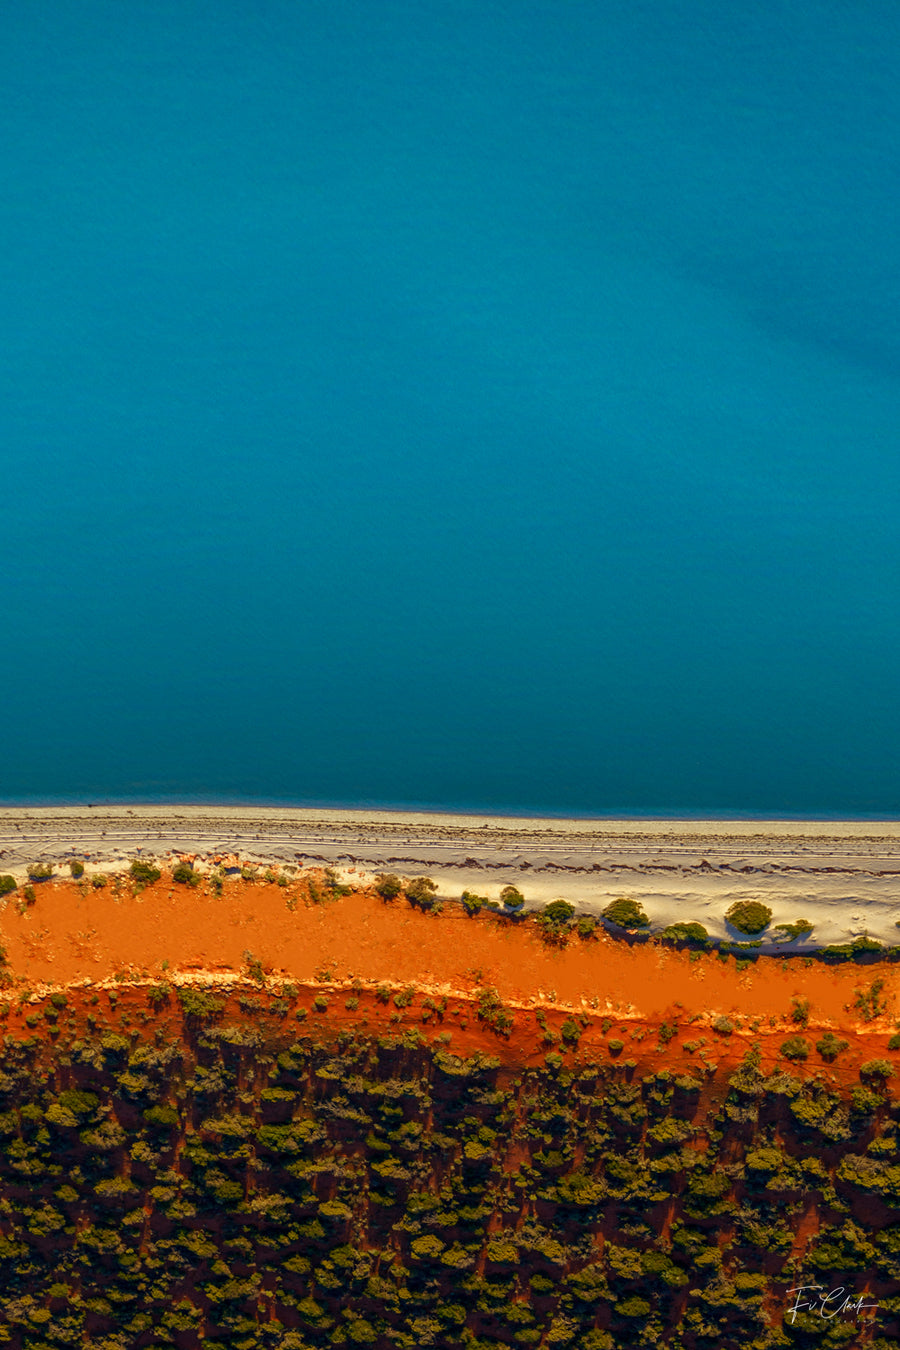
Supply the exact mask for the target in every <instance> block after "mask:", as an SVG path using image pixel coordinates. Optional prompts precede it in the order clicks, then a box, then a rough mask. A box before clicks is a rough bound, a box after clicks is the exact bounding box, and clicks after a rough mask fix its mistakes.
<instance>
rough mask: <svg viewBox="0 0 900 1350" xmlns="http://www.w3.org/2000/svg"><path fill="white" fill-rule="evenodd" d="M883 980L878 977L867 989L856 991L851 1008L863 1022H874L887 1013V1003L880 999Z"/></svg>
mask: <svg viewBox="0 0 900 1350" xmlns="http://www.w3.org/2000/svg"><path fill="white" fill-rule="evenodd" d="M883 989H884V979H883V978H882V977H881V976H879V977H878V979H876V980H873V981H872V983H871V984H870V985H869V987H868V988H867V989H857V990H856V997H855V998H854V1000H853V1006H854V1008H855V1009H856V1011H857V1012H858V1013H859V1015H860V1017H861V1018H862V1020H863V1021H864V1022H874V1021H875V1019H876V1017H880V1016H881V1015H882V1013H885V1012H887V1001H886V1000H885V999H884V998H883V997H882V990H883Z"/></svg>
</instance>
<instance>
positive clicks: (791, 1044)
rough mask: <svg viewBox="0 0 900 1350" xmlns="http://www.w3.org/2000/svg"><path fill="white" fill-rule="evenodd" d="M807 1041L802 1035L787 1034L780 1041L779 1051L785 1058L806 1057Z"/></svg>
mask: <svg viewBox="0 0 900 1350" xmlns="http://www.w3.org/2000/svg"><path fill="white" fill-rule="evenodd" d="M809 1049H810V1046H809V1041H808V1040H806V1038H805V1037H803V1036H789V1037H788V1038H787V1040H786V1041H784V1042H783V1043H782V1046H781V1053H782V1054H783V1055H784V1057H785V1059H793V1060H798V1059H806V1058H807V1056H808V1055H809Z"/></svg>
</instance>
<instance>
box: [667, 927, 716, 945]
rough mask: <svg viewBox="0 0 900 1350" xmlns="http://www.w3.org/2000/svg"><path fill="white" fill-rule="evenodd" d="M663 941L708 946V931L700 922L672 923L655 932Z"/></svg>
mask: <svg viewBox="0 0 900 1350" xmlns="http://www.w3.org/2000/svg"><path fill="white" fill-rule="evenodd" d="M657 936H658V937H660V938H662V939H663V941H665V942H678V943H684V944H685V945H686V946H689V947H708V946H709V945H710V943H709V933H708V932H707V931H706V929H705V928H704V927H703V924H702V923H672V924H669V926H668V928H664V929H663V930H662V932H661V933H658V934H657Z"/></svg>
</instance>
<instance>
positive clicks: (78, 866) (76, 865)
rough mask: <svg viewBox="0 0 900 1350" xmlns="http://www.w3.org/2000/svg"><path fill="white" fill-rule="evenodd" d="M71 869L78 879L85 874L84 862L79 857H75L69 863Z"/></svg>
mask: <svg viewBox="0 0 900 1350" xmlns="http://www.w3.org/2000/svg"><path fill="white" fill-rule="evenodd" d="M69 871H70V872H71V873H72V876H73V877H74V878H75V880H76V881H77V880H78V878H79V877H83V876H84V863H83V862H82V861H81V860H80V859H79V858H73V859H72V861H71V862H70V863H69Z"/></svg>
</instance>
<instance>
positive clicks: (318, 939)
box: [0, 880, 900, 1085]
mask: <svg viewBox="0 0 900 1350" xmlns="http://www.w3.org/2000/svg"><path fill="white" fill-rule="evenodd" d="M290 905H293V908H291V907H289V906H290ZM0 943H2V945H3V946H4V947H5V948H6V949H7V954H8V965H7V969H8V971H9V972H10V973H11V975H12V977H13V980H14V983H13V985H12V986H11V988H10V990H9V994H11V995H13V1000H12V1001H15V998H14V996H15V994H17V993H18V994H20V995H24V996H26V997H27V996H28V994H29V993H30V992H31V991H35V990H37V989H38V988H39V987H40V986H48V985H52V986H53V987H64V986H69V985H71V984H72V983H74V982H77V981H83V980H85V979H89V980H91V981H92V982H94V983H95V984H96V983H99V982H101V981H105V980H112V978H113V977H114V976H115V977H117V979H118V980H120V981H121V980H126V981H129V982H130V981H132V980H135V979H140V978H141V977H144V978H148V977H150V978H153V979H160V978H163V973H164V972H167V974H168V975H173V974H174V975H176V976H177V974H178V973H179V972H200V971H207V972H218V973H221V974H224V973H225V972H234V973H235V974H239V973H240V972H242V971H246V967H245V962H244V954H245V953H246V952H248V951H249V952H251V953H252V954H253V956H254V957H255V958H257V959H258V960H259V961H261V962H262V965H263V967H264V969H265V970H266V971H267V972H269V973H270V975H271V977H272V978H273V979H274V981H275V982H276V983H277V982H279V981H284V980H290V981H293V982H296V983H299V984H301V985H303V984H304V983H305V982H308V986H309V987H306V988H302V989H301V992H300V997H301V1001H302V1003H303V1004H304V1006H306V1007H308V1008H309V1009H310V1012H309V1020H308V1023H307V1025H308V1026H309V1028H310V1030H312V1029H313V1027H314V1026H315V1025H316V1023H317V1022H325V1021H327V1023H328V1025H329V1026H331V1027H337V1026H344V1025H346V1026H348V1027H350V1026H353V1027H357V1028H360V1027H361V1028H363V1029H367V1030H368V1031H371V1032H378V1034H385V1033H386V1032H388V1031H391V1032H401V1033H402V1032H403V1031H405V1030H407V1029H408V1028H409V1027H410V1026H413V1025H415V1026H417V1027H418V1028H419V1030H420V1032H421V1033H422V1034H423V1035H426V1036H428V1037H429V1038H431V1037H432V1036H433V1035H435V1034H437V1033H439V1032H450V1033H451V1035H452V1042H451V1044H450V1046H449V1049H450V1050H452V1051H453V1052H454V1053H456V1054H471V1053H473V1051H474V1050H476V1049H481V1050H483V1051H485V1052H486V1053H489V1054H494V1055H500V1056H501V1057H502V1058H503V1059H504V1060H505V1061H507V1062H508V1063H510V1064H511V1065H512V1064H513V1063H515V1064H521V1063H524V1062H532V1063H537V1062H542V1061H543V1057H544V1055H545V1054H546V1053H547V1052H548V1049H550V1050H553V1051H555V1052H559V1051H562V1050H564V1047H563V1046H562V1045H561V1044H559V1043H557V1044H555V1045H552V1046H550V1045H548V1044H545V1043H544V1041H543V1031H542V1028H541V1027H540V1026H539V1025H538V1022H537V1019H536V1017H535V1012H534V1009H535V1008H542V1009H543V1010H544V1012H545V1013H546V1016H547V1025H548V1026H549V1028H550V1029H551V1030H553V1031H555V1032H556V1034H557V1036H558V1034H559V1030H560V1025H561V1023H562V1022H563V1021H564V1020H565V1018H566V1017H568V1016H570V1015H571V1013H572V1012H575V1013H576V1014H580V1015H582V1016H583V1018H585V1019H586V1020H587V1026H585V1027H580V1028H579V1029H580V1030H581V1033H582V1035H581V1042H580V1046H579V1049H578V1052H577V1053H578V1055H579V1056H580V1057H583V1058H588V1057H601V1058H603V1059H609V1058H610V1050H609V1046H608V1042H609V1040H611V1039H615V1038H617V1039H619V1040H622V1041H624V1042H625V1045H624V1049H623V1050H622V1051H621V1052H620V1053H621V1057H622V1058H623V1059H633V1060H637V1062H638V1070H637V1071H638V1072H641V1073H643V1072H651V1071H653V1070H654V1069H656V1070H658V1069H660V1068H663V1067H669V1068H671V1069H673V1070H677V1071H678V1072H682V1073H683V1072H687V1071H688V1070H689V1069H691V1068H692V1067H693V1068H694V1070H695V1072H697V1073H703V1071H704V1069H703V1064H702V1062H701V1060H702V1057H703V1056H704V1055H706V1056H707V1057H708V1058H709V1059H710V1060H711V1061H713V1062H715V1063H716V1064H718V1065H719V1066H720V1073H719V1074H717V1075H716V1077H717V1078H718V1079H719V1080H721V1078H722V1076H723V1074H724V1072H726V1071H727V1069H728V1067H729V1066H730V1065H733V1064H734V1063H736V1062H738V1061H739V1060H740V1059H741V1058H742V1057H743V1055H744V1054H745V1053H746V1050H747V1049H748V1046H749V1045H750V1044H751V1043H752V1042H754V1041H758V1042H760V1044H761V1048H762V1054H763V1067H764V1068H766V1069H770V1068H771V1067H773V1066H774V1064H775V1062H776V1060H778V1058H779V1051H780V1047H781V1045H782V1043H783V1041H784V1040H785V1038H786V1036H788V1035H791V1034H797V1033H801V1034H803V1033H804V1028H803V1027H799V1026H797V1025H795V1024H794V1023H793V1022H792V1021H791V1020H790V1011H791V1004H792V997H793V996H795V995H796V996H798V997H802V998H805V999H808V1000H809V1004H810V1012H809V1027H808V1028H806V1029H805V1034H806V1036H807V1039H808V1040H810V1041H811V1042H813V1043H814V1042H815V1041H816V1040H817V1039H818V1037H819V1036H820V1035H821V1034H822V1030H823V1029H824V1028H825V1027H826V1026H827V1027H832V1028H833V1029H834V1030H835V1031H836V1032H837V1033H838V1034H839V1035H841V1036H842V1037H844V1038H845V1039H846V1040H848V1041H849V1042H850V1048H849V1049H848V1051H847V1052H846V1053H844V1054H842V1055H841V1056H840V1057H839V1059H838V1060H837V1061H836V1062H835V1064H833V1065H829V1064H826V1063H825V1062H824V1061H823V1060H822V1059H821V1058H820V1056H819V1055H818V1054H817V1052H816V1051H815V1050H813V1051H812V1053H811V1055H810V1057H809V1059H808V1061H807V1063H806V1066H805V1068H804V1069H803V1070H802V1072H803V1073H804V1074H808V1073H810V1072H815V1071H819V1072H823V1073H824V1074H825V1075H826V1076H828V1077H829V1078H831V1077H834V1078H835V1079H836V1080H837V1081H839V1082H842V1083H845V1084H848V1085H849V1084H855V1083H858V1081H859V1079H858V1069H859V1065H860V1063H861V1062H862V1061H864V1060H867V1059H871V1058H874V1057H884V1056H885V1055H886V1054H887V1053H888V1052H886V1043H887V1039H888V1036H889V1035H890V1033H891V1031H892V1030H893V1025H894V1024H893V1021H892V1020H887V1017H884V1016H883V1017H881V1018H880V1019H878V1020H876V1021H874V1022H871V1023H868V1024H867V1023H864V1022H861V1021H860V1020H859V1014H858V1013H857V1012H856V1011H855V1010H854V1007H853V1005H854V996H855V990H857V989H860V988H863V989H865V988H867V987H868V986H869V985H870V984H871V982H872V980H873V979H875V978H880V979H883V981H884V988H883V991H882V994H883V997H886V998H887V1007H888V1015H889V1016H891V1017H893V1016H895V1015H896V1012H895V1005H896V992H897V988H898V983H900V969H898V967H897V966H893V965H872V966H862V967H861V966H857V965H852V964H851V965H843V966H837V967H828V966H824V965H821V964H819V963H818V962H816V963H811V964H809V965H807V964H806V963H805V962H804V960H803V959H802V958H801V959H798V958H794V959H787V960H782V959H779V958H774V957H760V958H759V960H758V961H757V962H756V963H754V964H752V965H750V966H749V967H748V968H746V969H744V970H741V971H739V970H738V969H737V966H736V962H735V960H734V958H729V959H728V960H727V961H721V960H719V959H718V957H716V956H715V955H708V954H703V955H701V956H699V957H695V958H694V959H691V956H690V955H689V954H688V953H687V952H678V951H675V950H673V949H671V948H668V947H664V946H662V945H656V944H654V943H652V942H651V943H649V944H647V945H642V946H634V947H629V946H628V945H627V944H625V943H624V942H617V941H615V940H613V939H611V938H610V937H608V936H606V935H605V934H601V935H600V936H599V937H598V938H597V939H596V940H592V941H581V940H579V939H578V938H572V939H571V940H570V942H569V944H568V946H567V947H565V948H563V949H556V948H549V947H547V946H545V945H544V944H543V943H542V941H541V940H540V938H539V936H538V933H537V930H536V929H535V928H534V926H533V925H531V924H528V923H524V924H513V923H510V922H509V921H508V920H505V919H501V918H499V917H496V916H491V915H486V916H480V917H479V918H477V919H474V920H472V919H469V918H467V917H466V916H465V914H464V913H463V911H462V910H461V909H458V908H455V907H453V908H450V907H448V908H447V909H446V910H444V911H443V912H442V913H440V914H439V915H429V914H423V913H421V912H419V911H417V910H413V909H411V908H410V907H409V906H408V905H407V904H406V902H405V901H403V900H399V901H397V902H395V903H394V904H393V905H387V904H384V903H383V902H382V901H381V900H379V899H378V898H376V897H375V896H373V895H372V894H371V893H367V892H363V891H358V892H354V893H353V894H351V895H348V896H346V897H342V898H340V899H336V900H332V901H328V902H327V903H322V904H317V905H313V904H311V903H309V901H308V900H307V899H306V898H305V893H304V887H303V885H302V883H295V884H294V885H293V886H292V887H291V889H289V890H285V889H284V888H282V887H279V886H276V885H272V884H265V883H256V882H243V881H240V880H233V881H229V882H226V883H225V887H224V891H223V893H222V895H221V896H216V895H214V894H213V893H211V892H207V890H206V888H205V887H204V888H198V889H197V890H191V889H190V888H188V887H185V886H176V885H173V884H172V883H171V882H169V881H167V880H163V881H160V882H158V883H157V884H155V885H153V886H149V887H147V888H146V889H145V890H144V891H143V892H141V893H139V894H133V893H132V892H131V889H130V887H129V886H128V885H122V886H121V887H120V889H119V891H118V893H116V892H115V891H114V888H113V887H112V886H109V887H107V888H106V889H105V890H100V891H97V890H93V889H88V888H86V887H84V886H82V887H81V888H79V886H78V885H77V884H76V883H74V882H48V883H44V884H42V885H40V886H38V887H37V888H36V902H35V904H34V905H33V906H32V907H30V908H27V909H25V910H24V912H19V911H18V909H17V908H16V907H15V906H14V905H13V904H7V907H6V908H5V910H4V911H3V912H2V915H0ZM317 975H318V977H319V978H318V981H317V980H316V976H317ZM354 978H355V979H357V980H358V981H362V982H364V984H365V985H366V986H367V987H366V988H364V989H363V990H362V991H359V992H358V998H359V1004H358V1007H357V1008H356V1009H347V1008H346V1007H345V1002H346V999H347V998H348V997H351V998H352V992H351V990H350V989H349V988H347V987H340V988H339V987H338V986H348V985H349V984H350V982H351V980H353V979H354ZM381 981H385V982H389V983H393V984H396V985H415V986H416V987H417V988H418V990H419V991H420V993H421V994H422V996H424V995H425V994H427V993H431V994H432V995H438V996H439V995H441V994H446V995H447V996H448V999H449V1001H448V1006H447V1009H446V1011H445V1012H444V1014H443V1021H442V1022H441V1023H438V1021H437V1019H436V1018H430V1019H429V1020H428V1021H427V1022H426V1023H424V1024H423V1022H422V1020H421V1018H422V998H421V997H419V998H417V999H415V1001H414V1002H413V1004H412V1005H411V1006H409V1007H407V1008H405V1009H402V1010H400V1020H399V1021H398V1020H395V1021H393V1022H391V1021H390V1018H391V1017H394V1018H395V1019H396V1018H397V1014H398V1009H397V1008H396V1007H395V1006H394V1004H393V1002H391V1003H388V1004H384V1003H381V1002H379V1001H378V1000H376V998H375V995H374V990H373V987H372V986H373V985H374V984H375V983H377V982H381ZM270 982H271V981H270ZM480 985H491V986H494V987H495V988H496V990H497V991H498V993H499V995H500V997H501V998H502V999H503V1001H504V1002H505V1003H506V1004H507V1005H509V1007H510V1008H511V1010H512V1011H513V1013H514V1015H515V1026H514V1029H513V1032H512V1035H511V1037H510V1038H509V1039H505V1038H502V1037H499V1036H497V1035H496V1033H494V1032H493V1031H491V1030H490V1029H489V1028H487V1027H485V1026H484V1025H482V1024H481V1023H480V1022H479V1021H478V1018H477V1015H476V1010H475V1007H474V1005H473V1001H472V999H473V995H474V992H475V990H476V989H477V987H478V986H480ZM243 992H245V993H246V989H244V990H243ZM317 992H321V993H325V994H326V995H328V996H329V1009H328V1013H327V1015H326V1016H325V1017H322V1016H321V1015H320V1014H317V1013H316V1012H315V1011H314V1009H313V1005H312V1000H313V998H314V997H315V995H316V993H317ZM122 994H123V995H124V989H123V991H122ZM130 997H131V996H130V995H129V998H130ZM134 997H136V998H137V999H138V1001H139V1002H141V1004H142V1005H143V1004H144V1003H145V999H144V996H143V995H142V994H141V993H140V991H135V995H134ZM236 1006H237V1005H236V995H235V1007H236ZM27 1011H28V1008H27V1006H26V1007H25V1008H24V1009H23V1011H22V1013H21V1014H20V1013H18V1012H13V1014H12V1016H13V1020H14V1021H17V1020H18V1019H19V1017H20V1016H24V1015H25V1014H26V1013H27ZM715 1014H725V1015H728V1016H729V1017H730V1018H731V1020H732V1021H733V1023H734V1028H735V1029H734V1033H733V1034H730V1035H729V1034H726V1035H720V1034H717V1033H715V1032H714V1031H712V1030H711V1028H710V1025H709V1021H710V1015H715ZM604 1019H612V1020H611V1025H610V1024H609V1023H607V1025H606V1030H605V1031H604V1029H603V1026H604ZM663 1023H666V1024H668V1025H669V1026H677V1027H678V1034H677V1035H676V1036H674V1037H673V1038H672V1039H671V1040H670V1041H669V1042H668V1044H667V1045H660V1044H658V1043H657V1042H658V1035H657V1033H658V1030H659V1027H660V1026H661V1025H662V1024H663ZM703 1037H705V1041H706V1044H705V1047H703V1046H697V1047H696V1048H695V1049H694V1050H693V1051H688V1050H687V1049H685V1042H689V1043H692V1042H697V1041H700V1040H701V1038H703ZM889 1057H891V1058H895V1057H896V1058H898V1062H900V1057H897V1056H895V1055H893V1054H891V1055H890V1056H889ZM781 1067H783V1068H787V1069H789V1070H791V1071H792V1072H796V1069H794V1068H792V1066H791V1065H789V1064H788V1063H787V1062H786V1061H785V1060H783V1059H782V1060H781Z"/></svg>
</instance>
